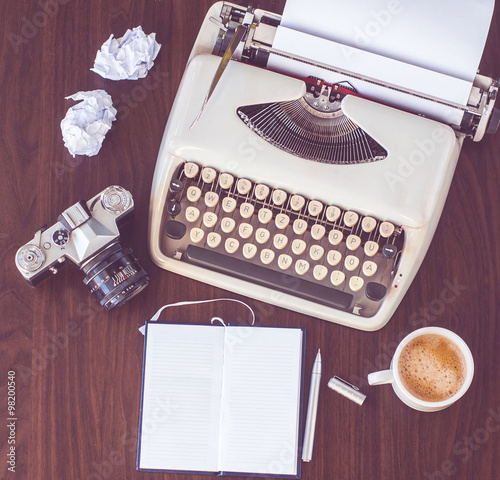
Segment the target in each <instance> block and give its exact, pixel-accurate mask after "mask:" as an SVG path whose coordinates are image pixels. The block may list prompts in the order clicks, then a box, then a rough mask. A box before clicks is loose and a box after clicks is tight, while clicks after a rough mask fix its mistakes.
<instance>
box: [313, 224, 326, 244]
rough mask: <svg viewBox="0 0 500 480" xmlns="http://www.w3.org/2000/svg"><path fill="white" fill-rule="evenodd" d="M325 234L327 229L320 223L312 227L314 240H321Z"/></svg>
mask: <svg viewBox="0 0 500 480" xmlns="http://www.w3.org/2000/svg"><path fill="white" fill-rule="evenodd" d="M325 233H326V229H325V227H324V226H323V225H320V224H319V223H317V224H316V225H313V226H312V227H311V237H312V238H314V240H321V239H322V238H323V237H324V236H325Z"/></svg>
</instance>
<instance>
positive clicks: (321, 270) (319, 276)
mask: <svg viewBox="0 0 500 480" xmlns="http://www.w3.org/2000/svg"><path fill="white" fill-rule="evenodd" d="M327 275H328V268H326V267H325V266H324V265H316V266H315V267H314V268H313V276H314V278H315V279H316V280H319V281H321V280H323V279H324V278H325V277H326V276H327Z"/></svg>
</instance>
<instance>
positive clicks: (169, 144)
mask: <svg viewBox="0 0 500 480" xmlns="http://www.w3.org/2000/svg"><path fill="white" fill-rule="evenodd" d="M280 18H281V17H280V16H279V15H276V14H273V13H270V12H264V11H260V10H252V9H250V8H248V9H247V8H244V7H240V6H237V5H234V4H229V3H222V2H220V3H217V4H215V5H214V6H212V8H211V10H210V11H209V12H208V14H207V16H206V19H205V21H204V23H203V25H202V27H201V30H200V33H199V35H198V38H197V40H196V43H195V46H194V48H193V51H192V54H191V57H190V60H189V62H188V65H187V67H186V72H185V74H184V77H183V80H182V82H181V85H180V87H179V91H178V93H177V97H176V101H175V103H174V105H173V107H172V111H171V114H170V118H169V121H168V124H167V128H166V130H165V134H164V138H163V141H162V145H161V148H160V152H159V156H158V162H157V167H156V171H155V177H154V180H153V188H152V196H151V208H150V232H149V234H150V239H149V242H150V251H151V255H152V258H153V260H154V261H155V263H157V264H158V265H159V266H160V267H162V268H164V269H166V270H169V271H172V272H175V273H178V274H181V275H185V276H188V277H191V278H193V279H195V280H199V281H203V282H207V283H210V284H212V285H216V286H219V287H221V288H225V289H227V290H231V291H234V292H236V293H239V294H243V295H247V296H251V297H253V298H256V299H259V300H261V301H264V302H268V303H272V304H275V305H278V306H282V307H284V308H290V309H293V310H296V311H299V312H303V313H306V314H309V315H311V316H314V317H318V318H322V319H324V320H328V321H333V322H337V323H340V324H343V325H347V326H351V327H354V328H359V329H363V330H375V329H378V328H381V327H382V326H383V325H384V324H385V323H386V322H387V321H388V320H389V319H390V317H391V316H392V314H393V313H394V311H395V309H396V308H397V306H398V304H399V302H400V301H401V299H402V298H403V296H404V294H405V292H406V290H407V289H408V287H409V285H410V283H411V281H412V280H413V278H414V276H415V274H416V272H417V270H418V267H419V266H420V263H421V262H422V260H423V258H424V256H425V253H426V251H427V248H428V246H429V243H430V241H431V239H432V236H433V234H434V231H435V228H436V226H437V223H438V220H439V216H440V214H441V210H442V207H443V204H444V201H445V199H446V195H447V192H448V188H449V185H450V182H451V179H452V176H453V172H454V169H455V165H456V161H457V159H458V155H459V152H460V148H461V145H462V142H463V140H464V138H465V137H471V138H473V139H474V140H479V139H480V138H481V137H482V135H483V134H484V133H485V132H487V131H493V130H495V128H496V126H495V123H498V118H497V117H498V114H497V111H496V110H495V109H494V108H493V106H494V97H495V95H496V92H497V89H498V84H497V82H496V81H494V80H492V79H487V78H485V77H481V76H478V77H477V79H476V81H475V84H474V86H473V87H472V91H471V101H470V102H469V103H470V105H467V106H456V105H447V107H449V108H457V109H459V110H460V116H461V118H462V121H461V122H460V124H459V125H458V124H456V123H454V124H452V125H447V124H446V123H445V122H440V121H436V120H433V119H430V118H425V117H423V116H420V115H418V114H415V113H411V112H408V111H404V110H403V109H401V108H393V107H391V106H388V105H384V104H383V102H381V101H372V100H370V99H367V98H364V97H363V96H362V95H360V94H359V93H358V92H356V91H354V90H353V88H352V86H351V82H350V80H351V79H352V78H353V76H352V75H354V76H355V75H356V74H355V73H352V72H351V73H350V74H347V73H346V75H345V80H344V81H342V82H341V83H328V82H327V81H323V80H322V79H321V78H317V77H314V74H315V73H316V72H317V68H318V67H321V68H322V69H324V71H325V72H328V71H329V70H328V69H336V67H335V65H323V64H322V65H318V64H317V62H316V65H315V68H316V69H315V70H314V73H312V75H311V76H309V75H308V76H306V77H304V78H302V76H301V78H296V77H297V76H295V75H290V73H289V72H287V75H284V74H283V73H281V72H278V71H273V70H271V68H269V66H268V64H269V58H270V56H271V55H276V54H278V55H279V54H281V53H280V52H276V51H273V46H272V45H273V39H274V36H275V31H276V28H277V27H278V26H279V24H280ZM240 26H244V28H245V29H246V33H245V35H244V36H243V38H242V40H241V42H240V44H239V45H238V48H237V49H236V53H235V54H234V55H233V56H232V60H231V61H229V62H228V64H227V67H226V68H225V69H224V71H223V73H222V75H221V76H220V79H219V81H218V82H217V84H216V86H215V88H213V92H212V94H211V95H210V97H209V98H208V101H206V100H207V92H209V91H210V90H211V87H212V86H213V80H214V77H215V76H216V75H217V74H218V73H220V62H221V56H223V55H224V53H225V52H226V50H227V47H228V45H229V44H230V43H231V40H232V35H233V33H234V32H235V31H236V30H237V29H238V27H240ZM287 55H288V54H287ZM295 60H296V61H297V62H298V63H300V65H301V66H303V65H308V62H311V64H313V63H315V62H313V61H310V60H308V59H306V58H303V57H300V58H296V59H295ZM365 80H366V81H373V79H365ZM387 88H392V86H391V85H388V86H387ZM404 94H405V95H408V96H414V95H417V96H418V95H421V94H420V93H418V92H412V91H407V92H404ZM426 101H430V102H435V101H438V100H437V99H434V98H430V99H426ZM410 103H411V102H410ZM200 112H201V115H200ZM186 165H187V166H188V167H186ZM186 168H188V170H187V171H186ZM190 169H193V170H190ZM194 170H196V173H195V174H194V175H191V173H190V172H194ZM212 177H213V178H212ZM242 185H245V188H242ZM246 188H248V190H246ZM259 189H263V190H264V191H267V194H266V195H264V194H263V193H261V194H260V195H259V191H260V190H259ZM266 189H267V190H266ZM294 202H295V203H294ZM297 202H299V203H297ZM299 207H300V208H299ZM280 222H281V223H280ZM299 225H302V228H299ZM339 233H340V234H341V237H342V238H341V239H340V240H339ZM387 234H389V235H387ZM370 248H371V249H376V250H377V251H376V253H375V254H373V255H372V253H373V251H372V250H370ZM374 270H375V271H374Z"/></svg>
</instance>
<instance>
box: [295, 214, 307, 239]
mask: <svg viewBox="0 0 500 480" xmlns="http://www.w3.org/2000/svg"><path fill="white" fill-rule="evenodd" d="M306 230H307V222H306V221H305V220H301V219H300V218H296V219H295V220H294V221H293V231H294V232H295V233H296V235H302V234H303V233H304V232H305V231H306Z"/></svg>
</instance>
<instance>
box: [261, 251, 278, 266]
mask: <svg viewBox="0 0 500 480" xmlns="http://www.w3.org/2000/svg"><path fill="white" fill-rule="evenodd" d="M274 255H275V253H274V251H273V250H269V248H264V249H262V251H261V252H260V261H261V262H262V263H264V264H266V265H269V264H270V263H271V262H272V261H273V260H274Z"/></svg>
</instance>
